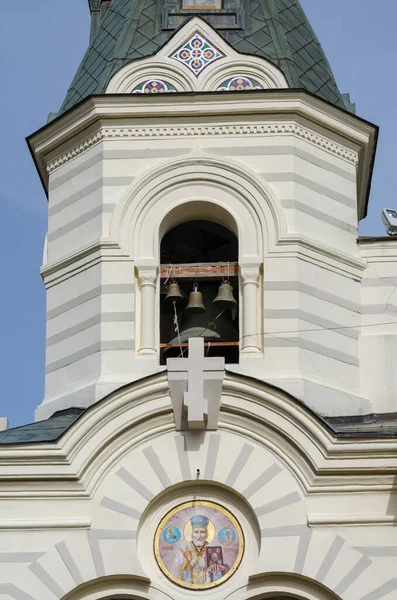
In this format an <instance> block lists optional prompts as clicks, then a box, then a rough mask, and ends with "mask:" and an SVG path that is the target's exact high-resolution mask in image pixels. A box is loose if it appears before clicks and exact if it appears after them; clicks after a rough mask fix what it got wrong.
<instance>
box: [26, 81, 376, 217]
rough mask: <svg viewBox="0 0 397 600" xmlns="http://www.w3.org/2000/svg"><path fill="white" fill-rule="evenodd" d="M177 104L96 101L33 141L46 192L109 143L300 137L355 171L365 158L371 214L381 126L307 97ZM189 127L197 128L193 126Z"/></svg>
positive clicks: (211, 97) (273, 94)
mask: <svg viewBox="0 0 397 600" xmlns="http://www.w3.org/2000/svg"><path fill="white" fill-rule="evenodd" d="M169 96H172V98H171V97H167V95H166V94H163V95H162V96H151V97H147V96H144V97H141V96H139V95H136V94H132V95H110V94H109V95H104V96H94V97H91V98H88V99H87V100H86V101H84V102H83V103H82V104H80V105H78V106H77V107H76V108H74V109H73V110H71V111H70V112H67V113H65V114H64V115H63V116H62V117H60V118H58V119H55V120H54V121H52V122H51V123H49V124H48V125H46V126H45V127H44V128H42V129H41V130H39V131H38V132H37V133H35V134H33V135H32V136H30V137H29V138H28V144H29V146H30V148H31V151H32V154H33V156H34V158H35V161H36V165H37V167H38V170H39V172H40V176H41V178H42V181H43V183H44V185H45V187H47V186H48V170H47V169H48V168H49V169H50V171H51V170H54V169H56V168H58V167H59V165H61V164H62V161H65V160H66V161H67V160H70V158H73V156H74V155H75V153H81V152H84V151H85V150H86V149H87V148H89V147H91V146H92V145H94V144H96V143H99V141H100V140H101V139H103V136H106V139H109V140H111V139H123V138H124V136H126V137H127V139H128V136H134V137H138V138H144V137H148V136H149V137H152V138H153V137H163V136H165V135H168V136H170V137H174V138H175V136H178V135H180V136H182V137H186V136H191V135H193V136H196V135H197V136H202V135H212V136H221V135H261V136H263V135H267V134H268V135H276V134H280V135H297V136H300V137H302V138H305V139H307V140H309V142H310V143H314V144H316V145H318V146H319V147H322V148H323V149H324V150H326V151H328V152H332V153H333V154H334V155H336V156H339V157H340V158H342V159H344V160H348V161H349V162H351V163H352V164H357V162H356V161H357V156H358V172H359V174H360V175H359V182H358V186H359V204H360V210H359V214H360V216H362V215H363V214H364V213H365V209H366V197H367V191H368V184H369V181H370V177H371V169H370V166H371V164H372V160H373V155H374V150H375V146H376V138H377V128H376V126H375V125H372V124H370V123H368V122H366V121H363V120H362V119H359V118H357V117H355V116H354V115H352V114H350V113H347V112H345V111H342V110H340V109H337V108H336V107H334V106H332V105H329V104H328V103H327V102H324V101H322V100H320V99H319V98H316V97H314V96H311V95H310V94H308V93H307V92H303V91H300V90H259V91H258V92H249V93H245V92H240V93H239V94H237V95H236V94H234V95H231V94H230V95H229V94H226V93H181V94H170V95H169ZM188 119H192V124H191V125H186V122H187V120H188ZM145 120H146V121H147V122H146V123H145ZM164 122H167V125H166V126H165V125H164ZM225 128H226V129H225ZM61 149H62V150H61Z"/></svg>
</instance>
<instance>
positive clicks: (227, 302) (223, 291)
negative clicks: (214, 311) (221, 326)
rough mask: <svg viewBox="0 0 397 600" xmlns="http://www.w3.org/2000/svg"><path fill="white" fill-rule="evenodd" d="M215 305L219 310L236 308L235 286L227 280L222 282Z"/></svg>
mask: <svg viewBox="0 0 397 600" xmlns="http://www.w3.org/2000/svg"><path fill="white" fill-rule="evenodd" d="M213 303H214V304H216V306H219V308H223V309H225V308H235V307H236V306H237V301H236V300H235V298H234V296H233V286H232V285H231V284H230V283H229V282H228V281H226V280H224V281H222V283H221V285H220V286H219V289H218V295H217V297H216V298H215V299H214V300H213Z"/></svg>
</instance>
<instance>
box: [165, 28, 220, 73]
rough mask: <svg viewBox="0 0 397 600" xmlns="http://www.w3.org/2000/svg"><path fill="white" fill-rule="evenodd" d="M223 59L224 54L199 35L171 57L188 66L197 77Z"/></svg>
mask: <svg viewBox="0 0 397 600" xmlns="http://www.w3.org/2000/svg"><path fill="white" fill-rule="evenodd" d="M223 57H224V54H222V53H221V52H219V50H217V49H216V48H215V47H214V46H213V45H212V44H210V42H208V41H207V40H206V39H205V38H203V37H202V36H201V35H200V34H198V33H195V34H194V36H193V37H192V38H190V40H189V41H188V42H185V44H184V45H183V46H182V47H181V48H179V50H177V51H176V52H175V54H173V55H172V56H171V58H174V59H175V60H177V61H179V62H180V63H182V64H183V65H186V66H187V67H188V68H189V69H190V70H191V71H193V73H194V74H195V75H196V76H198V75H199V74H200V73H201V72H202V71H203V70H204V69H205V68H206V67H208V65H210V64H211V63H213V62H214V61H216V60H218V59H219V58H223Z"/></svg>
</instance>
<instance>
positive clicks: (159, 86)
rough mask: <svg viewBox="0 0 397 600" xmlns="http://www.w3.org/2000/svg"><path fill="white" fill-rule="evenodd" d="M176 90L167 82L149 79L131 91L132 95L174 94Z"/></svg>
mask: <svg viewBox="0 0 397 600" xmlns="http://www.w3.org/2000/svg"><path fill="white" fill-rule="evenodd" d="M176 91H177V90H176V88H175V87H174V86H173V85H172V84H171V83H169V82H168V81H162V80H161V79H149V80H148V81H144V82H143V83H140V84H139V85H138V86H137V87H136V88H135V89H134V90H133V91H132V93H133V94H164V93H167V92H176Z"/></svg>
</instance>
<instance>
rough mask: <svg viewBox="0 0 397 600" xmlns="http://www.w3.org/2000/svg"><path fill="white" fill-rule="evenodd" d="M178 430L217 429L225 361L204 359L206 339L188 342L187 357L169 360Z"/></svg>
mask: <svg viewBox="0 0 397 600" xmlns="http://www.w3.org/2000/svg"><path fill="white" fill-rule="evenodd" d="M167 369H168V382H169V386H170V391H171V401H172V407H173V410H174V418H175V424H176V427H177V429H217V427H218V418H219V409H220V404H221V395H222V382H223V376H224V373H225V359H224V358H222V357H214V358H205V357H204V339H203V338H201V337H198V338H190V339H189V356H188V358H169V359H168V360H167Z"/></svg>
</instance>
